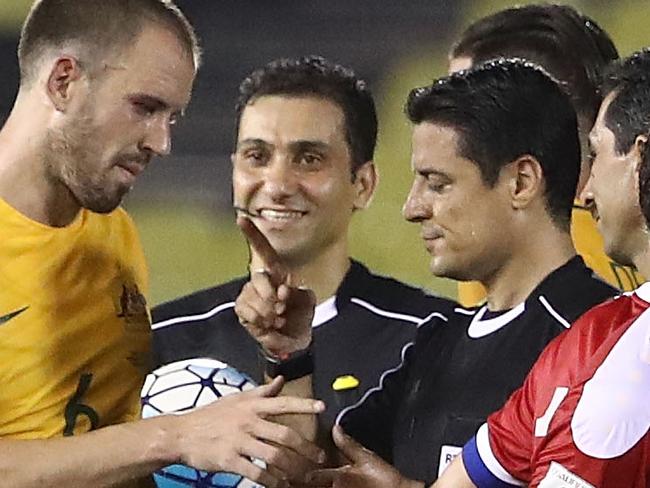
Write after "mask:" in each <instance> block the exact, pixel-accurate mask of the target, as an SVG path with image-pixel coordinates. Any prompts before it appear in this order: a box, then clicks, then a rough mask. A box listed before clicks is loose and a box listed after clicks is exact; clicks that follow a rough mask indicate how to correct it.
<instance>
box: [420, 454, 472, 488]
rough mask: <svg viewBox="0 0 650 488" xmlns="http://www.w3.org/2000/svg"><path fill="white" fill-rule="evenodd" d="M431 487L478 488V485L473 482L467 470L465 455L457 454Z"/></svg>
mask: <svg viewBox="0 0 650 488" xmlns="http://www.w3.org/2000/svg"><path fill="white" fill-rule="evenodd" d="M430 488H476V485H475V484H474V483H472V480H471V479H470V477H469V475H468V474H467V471H466V470H465V465H464V464H463V456H456V459H454V460H453V461H452V463H451V464H450V465H449V466H447V469H445V471H444V472H443V473H442V476H441V477H440V478H439V479H438V481H436V482H435V483H434V484H433V485H432V486H431V487H430Z"/></svg>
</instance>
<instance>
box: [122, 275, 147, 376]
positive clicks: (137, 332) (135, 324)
mask: <svg viewBox="0 0 650 488" xmlns="http://www.w3.org/2000/svg"><path fill="white" fill-rule="evenodd" d="M117 316H118V317H119V318H121V319H123V320H124V327H125V332H126V334H125V336H124V340H125V341H126V344H127V348H128V350H129V354H128V356H127V359H128V361H129V362H130V363H131V364H132V365H133V366H134V367H135V368H136V369H138V370H139V371H140V372H141V373H146V372H147V371H149V369H150V367H151V363H152V357H151V342H150V341H151V321H150V320H149V311H148V310H147V300H146V298H145V297H144V295H143V294H142V293H140V289H139V288H138V285H136V284H133V285H127V284H123V285H122V294H121V295H120V301H119V312H118V314H117Z"/></svg>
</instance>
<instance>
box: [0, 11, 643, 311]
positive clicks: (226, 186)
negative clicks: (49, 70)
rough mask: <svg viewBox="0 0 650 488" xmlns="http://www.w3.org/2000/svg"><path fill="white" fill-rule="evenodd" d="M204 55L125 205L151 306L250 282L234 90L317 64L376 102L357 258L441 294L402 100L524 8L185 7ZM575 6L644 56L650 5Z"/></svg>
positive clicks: (2, 56)
mask: <svg viewBox="0 0 650 488" xmlns="http://www.w3.org/2000/svg"><path fill="white" fill-rule="evenodd" d="M177 3H178V4H179V6H180V7H181V8H182V9H183V11H184V12H185V13H186V14H187V16H188V17H189V18H190V20H191V21H192V22H193V24H194V25H195V27H196V29H197V31H198V33H199V35H200V37H201V40H202V45H203V48H204V52H205V58H204V66H203V68H202V70H201V72H200V73H199V76H198V79H197V83H196V87H195V92H194V98H193V101H192V104H191V106H190V109H189V110H188V114H187V116H186V117H185V118H184V119H183V120H182V121H181V122H180V123H179V125H178V126H177V128H175V137H174V151H173V155H172V156H171V157H169V158H166V159H163V160H158V161H155V162H154V164H153V165H152V166H151V167H150V168H149V169H148V171H147V172H146V173H145V175H143V176H142V177H141V178H140V181H139V182H138V184H137V186H136V189H135V190H134V191H133V192H132V193H131V195H130V196H129V197H128V199H127V201H126V204H125V205H126V207H127V209H128V210H129V211H130V213H131V214H132V216H133V218H134V219H135V221H136V224H137V225H138V228H139V230H140V233H141V237H142V240H143V244H144V247H145V253H146V255H147V259H148V261H149V265H150V272H151V290H150V302H151V303H152V304H155V303H159V302H161V301H163V300H166V299H170V298H173V297H175V296H177V295H179V294H183V293H187V292H189V291H192V290H196V289H198V288H202V287H206V286H210V285H212V284H214V283H217V282H220V281H223V280H226V279H229V278H231V277H234V276H236V275H239V274H241V273H242V272H244V271H245V264H246V256H247V252H246V247H245V245H244V243H243V240H242V239H241V238H240V236H239V234H238V232H237V230H236V228H235V227H234V223H233V212H232V211H231V209H230V160H229V155H230V151H231V149H232V135H233V114H234V101H235V97H236V94H237V86H238V84H239V82H240V81H241V80H242V79H243V78H244V77H245V76H246V75H247V74H248V73H249V72H250V71H251V70H253V69H255V68H256V67H259V66H261V65H262V64H265V63H266V62H268V61H270V60H272V59H275V58H278V57H293V56H301V55H305V54H320V55H323V56H325V57H327V58H330V59H331V60H333V61H336V62H339V63H342V64H345V65H347V66H349V67H351V68H353V69H354V70H355V71H356V72H357V74H359V75H360V76H361V77H363V78H364V79H366V80H367V81H368V82H369V84H370V86H371V87H372V89H373V92H374V93H375V97H376V100H377V107H378V110H379V117H380V134H379V147H378V151H377V155H376V162H377V164H378V167H379V170H380V174H381V181H380V187H379V191H378V192H377V194H376V196H375V200H374V202H373V205H372V207H371V208H370V209H369V210H367V211H365V212H362V213H360V214H359V215H357V216H356V218H355V222H354V224H353V232H352V242H351V247H352V251H353V255H354V256H355V257H358V258H360V259H362V260H363V261H365V262H366V263H368V264H369V265H370V266H371V267H373V268H375V269H376V270H378V271H380V272H384V273H389V274H392V275H394V276H397V277H399V278H401V279H403V280H406V281H409V282H412V283H415V284H419V285H422V286H425V287H427V288H429V289H431V290H434V291H436V292H438V293H441V294H445V295H449V296H455V284H454V283H451V282H449V281H446V280H436V279H433V278H432V277H431V276H430V274H429V272H428V264H427V263H428V256H427V255H426V253H425V252H424V250H423V249H422V245H421V243H420V240H419V237H418V229H417V227H416V226H413V225H410V224H407V223H405V222H403V221H402V219H401V215H400V210H401V206H402V203H403V200H404V198H405V196H406V193H407V191H408V188H409V185H410V178H411V173H410V166H409V144H410V142H409V140H410V139H409V138H410V135H409V131H410V129H409V126H408V124H407V122H406V120H405V118H404V117H403V115H402V104H403V101H404V99H405V97H406V95H407V93H408V91H409V90H410V89H411V88H413V87H415V86H419V85H423V84H426V83H428V82H430V81H431V80H432V79H433V78H435V77H437V76H440V75H442V74H444V73H445V71H446V54H447V51H448V49H449V46H450V45H451V43H452V42H453V39H454V37H455V36H456V35H457V34H458V33H460V32H461V31H462V29H463V28H464V26H466V25H467V24H468V23H469V22H471V21H472V20H474V19H477V18H479V17H481V16H483V15H485V14H487V13H490V12H493V11H496V10H499V9H501V8H504V7H508V6H512V5H515V4H517V3H518V4H522V3H533V2H513V1H504V0H465V1H461V0H458V1H452V0H447V1H445V0H402V1H395V0H392V1H391V0H327V1H317V0H177ZM560 3H567V4H571V5H574V6H576V7H577V8H579V9H581V10H582V11H584V12H585V13H587V14H588V15H590V16H592V17H594V18H595V19H596V20H597V21H598V22H599V23H600V24H601V26H603V27H604V28H605V29H606V30H608V31H609V32H610V34H611V35H612V37H613V38H614V40H615V42H616V43H617V45H618V47H619V50H620V51H621V53H622V54H623V55H625V54H629V53H630V52H632V51H634V50H636V49H638V48H640V47H642V46H646V45H650V2H648V1H647V0H619V1H615V0H612V1H606V0H583V1H567V2H560ZM30 5H31V1H30V0H0V63H1V64H0V65H1V66H2V68H1V69H0V117H2V119H4V118H5V117H6V115H7V114H8V112H9V110H10V109H11V106H12V103H13V99H14V97H15V94H16V90H17V86H18V69H17V63H16V55H15V51H16V46H17V40H18V32H19V29H20V24H21V22H22V20H23V19H24V17H25V15H26V13H27V11H28V9H29V6H30Z"/></svg>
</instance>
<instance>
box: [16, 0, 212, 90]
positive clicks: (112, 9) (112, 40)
mask: <svg viewBox="0 0 650 488" xmlns="http://www.w3.org/2000/svg"><path fill="white" fill-rule="evenodd" d="M148 21H150V22H158V23H160V24H162V25H164V26H165V27H167V28H169V29H171V30H172V31H173V32H174V33H175V34H176V36H177V37H178V39H179V40H180V41H181V42H182V43H183V44H184V46H185V48H186V49H187V51H188V53H190V54H191V55H192V57H193V59H194V65H195V67H196V69H198V67H199V64H200V60H201V49H200V47H199V42H198V38H197V36H196V33H195V31H194V28H193V27H192V26H191V24H190V23H189V21H188V20H187V18H186V17H185V16H184V15H183V13H182V12H181V11H180V9H179V8H178V7H177V6H176V5H175V4H174V3H173V2H172V0H37V1H36V2H35V3H34V5H33V6H32V9H31V11H30V13H29V15H28V16H27V20H26V21H25V23H24V24H23V28H22V32H21V36H20V43H19V46H18V62H19V64H20V75H21V83H22V84H29V83H31V82H32V81H33V80H34V79H35V77H36V68H37V64H38V61H39V59H40V57H41V56H42V55H43V54H44V53H45V52H46V51H47V49H50V48H62V47H64V46H66V45H72V46H77V48H78V50H80V52H81V57H82V59H80V62H82V63H84V62H85V63H92V62H94V61H96V60H97V59H103V57H104V55H105V53H106V52H107V51H109V50H115V49H120V48H124V47H126V46H127V45H128V43H129V42H130V41H132V40H133V39H135V38H136V37H137V35H138V34H139V33H140V31H141V29H142V27H143V25H144V24H145V22H148Z"/></svg>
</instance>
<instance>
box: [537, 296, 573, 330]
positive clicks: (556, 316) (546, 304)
mask: <svg viewBox="0 0 650 488" xmlns="http://www.w3.org/2000/svg"><path fill="white" fill-rule="evenodd" d="M538 300H539V302H540V303H541V304H542V306H543V307H544V308H545V309H546V311H547V312H548V313H549V314H550V315H551V316H552V317H553V318H554V319H555V320H557V321H558V322H559V323H560V325H561V326H562V327H564V328H565V329H570V328H571V322H569V321H568V320H567V319H565V318H564V317H562V315H560V313H559V312H558V311H557V310H555V309H554V308H553V306H552V305H551V304H550V303H549V301H548V300H547V299H546V297H545V296H544V295H540V296H539V297H538Z"/></svg>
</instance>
